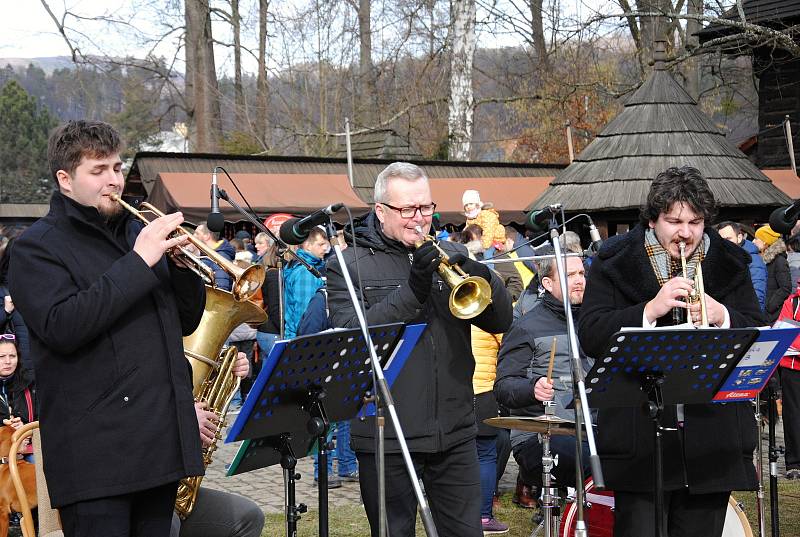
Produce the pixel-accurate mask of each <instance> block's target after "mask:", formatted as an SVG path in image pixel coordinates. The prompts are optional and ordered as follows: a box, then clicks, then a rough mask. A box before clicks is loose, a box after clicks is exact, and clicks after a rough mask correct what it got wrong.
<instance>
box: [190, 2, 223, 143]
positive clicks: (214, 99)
mask: <svg viewBox="0 0 800 537" xmlns="http://www.w3.org/2000/svg"><path fill="white" fill-rule="evenodd" d="M185 10H186V11H185V20H186V44H185V49H186V101H187V105H188V110H187V113H188V116H189V119H190V133H191V142H192V148H193V150H195V151H200V152H216V151H219V148H220V142H221V139H222V126H221V124H220V109H219V86H218V84H217V72H216V66H215V62H214V46H213V37H212V35H211V12H210V9H209V5H208V0H186V7H185Z"/></svg>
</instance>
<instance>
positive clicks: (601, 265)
mask: <svg viewBox="0 0 800 537" xmlns="http://www.w3.org/2000/svg"><path fill="white" fill-rule="evenodd" d="M705 231H706V233H707V234H708V236H709V238H710V239H711V245H710V248H709V251H708V255H707V256H706V257H705V259H704V260H703V264H702V266H703V280H704V284H705V291H706V294H707V295H709V296H711V297H713V298H714V299H716V300H717V301H718V302H720V303H721V304H723V305H724V306H725V307H726V308H727V310H728V313H729V315H730V320H731V327H732V328H742V327H749V326H761V325H763V318H762V314H761V311H760V308H759V305H758V300H757V299H756V295H755V291H754V290H753V284H752V283H751V280H750V272H749V269H748V264H749V263H750V254H748V253H747V252H745V251H744V250H743V249H741V248H739V247H738V246H736V245H735V244H733V243H731V242H728V241H726V240H724V239H722V238H720V236H719V234H717V232H716V231H714V230H713V229H711V228H706V230H705ZM659 289H660V286H659V284H658V280H657V279H656V276H655V273H654V272H653V268H652V266H651V265H650V261H649V259H648V257H647V254H646V252H645V249H644V229H643V228H642V227H641V226H638V227H636V228H634V229H633V230H631V231H630V232H629V233H626V234H625V235H619V236H616V237H613V238H611V239H609V240H608V241H606V243H605V244H604V245H603V248H602V249H601V250H600V252H599V253H598V255H597V256H596V257H595V260H594V261H593V262H592V266H591V268H590V270H589V275H588V277H587V279H586V293H585V294H584V298H583V305H582V307H581V317H580V322H579V325H578V326H579V327H578V336H579V338H580V344H581V348H582V349H583V350H584V352H586V354H587V355H589V356H592V357H594V358H597V357H598V356H600V355H601V354H602V353H603V352H604V351H605V350H606V348H607V343H608V341H609V340H610V339H611V336H612V335H613V334H614V333H615V332H617V331H619V329H620V328H622V327H625V326H627V327H641V326H642V317H643V314H644V308H645V305H646V304H647V302H648V301H649V300H650V299H652V298H653V297H655V296H656V294H657V293H658V291H659ZM657 324H658V326H665V325H670V324H672V316H671V314H667V315H665V316H664V317H662V318H660V319H658V321H657ZM676 421H677V419H676V407H675V406H674V405H670V406H667V407H666V408H665V409H664V414H663V418H662V424H663V425H664V426H666V427H676ZM597 434H598V450H599V452H600V459H601V462H602V466H603V472H604V477H605V479H606V484H607V485H608V487H609V488H610V489H612V490H625V491H632V492H650V491H652V489H653V466H652V464H653V456H654V452H653V445H654V441H653V434H652V421H651V420H650V419H649V418H648V417H647V416H646V414H645V412H644V410H643V409H642V408H634V407H631V408H612V409H602V410H600V411H599V413H598V423H597ZM756 441H757V432H756V423H755V419H754V418H753V409H752V406H751V405H750V403H725V404H706V405H686V406H685V407H684V426H683V428H682V429H680V430H679V431H676V432H666V433H665V434H664V437H663V443H662V445H663V448H664V450H663V451H664V485H665V490H677V489H680V488H682V487H683V486H684V485H686V484H688V486H689V491H690V492H691V493H693V494H704V493H711V492H724V491H731V490H752V489H754V488H755V487H756V476H755V467H754V465H753V450H754V449H755V446H756Z"/></svg>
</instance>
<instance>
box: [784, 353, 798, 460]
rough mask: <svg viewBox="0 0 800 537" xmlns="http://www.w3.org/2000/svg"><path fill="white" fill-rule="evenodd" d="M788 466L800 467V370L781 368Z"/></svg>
mask: <svg viewBox="0 0 800 537" xmlns="http://www.w3.org/2000/svg"><path fill="white" fill-rule="evenodd" d="M780 372H781V392H782V395H781V399H782V400H783V438H784V441H785V442H786V468H787V469H791V468H800V371H795V370H793V369H787V368H785V367H781V368H780Z"/></svg>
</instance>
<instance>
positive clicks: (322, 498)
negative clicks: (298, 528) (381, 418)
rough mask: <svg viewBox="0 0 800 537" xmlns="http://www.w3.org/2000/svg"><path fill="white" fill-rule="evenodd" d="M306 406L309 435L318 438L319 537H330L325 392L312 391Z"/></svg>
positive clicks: (327, 427) (327, 423)
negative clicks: (323, 400) (308, 416)
mask: <svg viewBox="0 0 800 537" xmlns="http://www.w3.org/2000/svg"><path fill="white" fill-rule="evenodd" d="M308 395H309V402H308V404H307V406H306V408H307V412H308V413H309V415H310V416H311V418H310V419H309V420H308V423H307V424H306V426H307V430H308V432H309V434H312V435H314V436H316V437H317V447H318V451H317V455H318V456H317V461H318V463H317V466H318V468H319V475H318V478H317V492H318V494H319V537H328V430H329V429H330V421H329V420H328V416H327V414H326V413H325V407H324V405H323V404H322V399H323V398H324V397H325V391H324V390H310V391H309V394H308Z"/></svg>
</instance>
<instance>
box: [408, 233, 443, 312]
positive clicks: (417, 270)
mask: <svg viewBox="0 0 800 537" xmlns="http://www.w3.org/2000/svg"><path fill="white" fill-rule="evenodd" d="M412 257H413V260H412V261H411V274H410V275H409V276H408V286H409V287H411V291H413V292H414V296H416V297H417V300H419V301H420V302H425V301H426V300H427V299H428V295H430V294H431V277H432V276H433V273H434V272H436V269H437V268H439V263H440V262H441V260H442V259H441V257H440V255H439V250H437V249H436V247H435V246H434V245H433V243H432V242H430V241H427V242H425V243H424V244H423V245H422V246H420V247H419V248H417V249H416V250H414V254H413V256H412Z"/></svg>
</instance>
